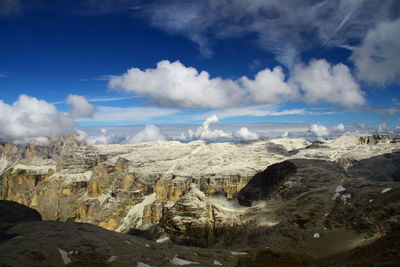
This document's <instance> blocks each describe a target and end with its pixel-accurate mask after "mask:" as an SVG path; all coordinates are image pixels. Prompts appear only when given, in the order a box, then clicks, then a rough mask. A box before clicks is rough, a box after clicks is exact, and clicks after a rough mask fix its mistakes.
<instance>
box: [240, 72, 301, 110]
mask: <svg viewBox="0 0 400 267" xmlns="http://www.w3.org/2000/svg"><path fill="white" fill-rule="evenodd" d="M240 82H241V83H242V85H243V88H244V89H245V90H246V92H248V94H249V95H250V98H251V99H250V102H252V103H262V104H266V103H279V102H282V101H283V100H291V99H295V98H298V97H299V92H298V90H297V88H296V87H293V86H290V85H289V84H287V83H286V82H285V74H284V73H283V70H282V68H281V67H275V68H274V69H273V70H272V71H271V70H269V69H265V70H262V71H260V72H258V73H257V75H256V77H255V79H254V80H250V79H249V78H247V77H242V78H241V80H240Z"/></svg>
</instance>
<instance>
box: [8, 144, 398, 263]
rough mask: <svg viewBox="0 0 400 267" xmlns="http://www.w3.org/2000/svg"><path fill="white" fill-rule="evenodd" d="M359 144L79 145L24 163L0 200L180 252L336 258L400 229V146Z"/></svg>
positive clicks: (10, 174) (13, 173) (16, 167)
mask: <svg viewBox="0 0 400 267" xmlns="http://www.w3.org/2000/svg"><path fill="white" fill-rule="evenodd" d="M363 138H364V137H363ZM360 140H361V138H360V137H359V136H343V137H340V138H338V139H335V140H319V141H318V142H315V143H313V144H310V143H308V142H307V141H305V140H303V139H274V140H266V141H257V142H247V143H219V144H216V143H211V144H209V143H206V142H203V141H195V142H191V143H188V144H183V143H179V142H166V141H161V142H152V143H138V144H133V145H105V146H77V147H75V148H74V150H73V151H71V152H68V153H65V154H63V155H62V156H61V157H58V158H57V160H51V164H48V165H41V169H39V168H38V167H37V166H35V165H29V163H25V162H24V164H22V163H20V162H16V164H14V165H13V166H14V167H13V168H8V169H7V170H6V171H5V172H4V173H3V175H2V177H3V193H2V197H3V198H5V199H8V200H13V201H17V202H19V203H23V204H25V205H28V206H31V207H34V208H36V209H37V210H38V211H39V212H40V213H41V214H42V216H43V218H44V219H52V220H61V221H76V222H89V223H93V224H96V225H99V226H101V227H103V228H106V229H110V230H117V231H120V232H130V233H135V234H140V235H142V236H146V237H147V238H154V239H160V240H171V241H172V242H174V243H176V244H180V245H191V246H201V247H208V248H210V247H213V248H226V247H231V248H232V249H235V248H244V247H245V248H247V249H251V250H253V249H256V250H257V249H258V248H259V247H260V246H264V247H265V246H269V247H271V248H274V251H275V252H277V253H285V251H288V250H290V251H291V253H298V254H304V255H308V256H310V257H317V258H318V257H319V258H320V257H328V256H329V255H333V254H336V253H341V252H342V251H348V250H351V249H353V248H354V247H356V246H361V245H366V244H368V243H369V242H374V241H375V240H379V238H381V237H385V236H388V235H390V234H391V233H393V232H394V231H396V229H397V228H398V226H399V225H398V221H399V217H398V214H399V212H400V210H399V206H398V200H397V199H398V196H397V194H398V192H399V186H398V184H397V183H396V179H397V178H396V177H397V173H398V167H397V166H399V165H400V164H398V153H399V152H398V151H400V143H395V142H387V141H386V139H383V140H384V141H379V140H378V142H377V143H371V142H370V143H368V144H365V142H364V143H362V142H361V141H360ZM374 157H378V158H376V159H375V158H374ZM2 158H4V157H3V156H2ZM54 162H55V164H54ZM18 164H19V165H18ZM268 166H269V167H268ZM365 166H372V167H373V168H374V166H375V167H376V166H379V167H380V168H375V169H376V170H379V169H382V168H383V169H385V170H386V171H385V172H384V173H385V175H384V177H387V178H385V179H383V180H379V179H377V178H376V177H377V175H379V173H377V174H374V175H369V176H366V175H365V172H362V170H364V169H365ZM385 166H386V167H385ZM267 167H268V168H267ZM377 172H378V171H377ZM385 190H388V191H385ZM383 191H385V192H384V193H382V192H383ZM239 203H240V204H242V205H239ZM382 207H385V208H383V209H382ZM337 236H341V239H340V240H337ZM321 247H323V248H324V249H321Z"/></svg>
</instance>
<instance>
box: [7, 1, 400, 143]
mask: <svg viewBox="0 0 400 267" xmlns="http://www.w3.org/2000/svg"><path fill="white" fill-rule="evenodd" d="M283 2H284V3H283ZM0 36H1V44H0V47H1V49H0V59H1V60H0V92H1V94H0V100H2V101H3V104H4V107H3V108H4V109H6V108H8V109H9V111H8V112H11V111H10V110H11V108H10V107H12V105H13V103H15V102H18V99H19V97H20V95H23V94H25V95H28V96H30V97H34V98H36V99H38V100H43V101H45V102H47V103H49V104H50V105H54V106H55V108H56V110H57V112H60V114H64V115H65V116H69V115H71V114H69V115H68V112H70V110H71V108H72V109H73V108H74V106H73V105H79V103H78V104H77V103H75V102H74V101H72V102H70V104H68V103H67V101H66V99H67V98H68V96H69V95H77V96H83V97H84V98H85V99H86V100H88V101H89V103H90V105H93V109H91V111H92V112H86V113H85V112H84V113H85V114H83V115H84V116H83V115H82V116H79V114H78V115H77V116H73V118H72V119H73V123H75V124H76V125H79V126H81V127H84V126H116V125H120V126H126V125H145V124H193V123H200V122H201V121H203V120H204V119H206V118H207V117H209V116H211V115H212V114H216V115H217V116H218V117H219V122H220V123H241V124H249V123H267V122H274V123H307V124H313V123H318V124H323V125H326V126H334V125H337V124H339V123H343V124H344V125H346V126H347V125H348V126H353V125H355V124H357V123H364V124H367V125H370V126H371V127H372V126H373V127H377V126H378V125H379V124H383V123H386V124H387V126H388V127H389V128H395V127H397V126H398V125H400V120H399V113H398V112H399V111H400V105H399V103H398V102H400V93H399V88H400V87H399V86H400V4H399V2H398V1H396V0H393V1H391V0H387V1H379V0H376V1H374V0H360V1H345V0H342V1H340V0H333V1H327V0H320V1H276V0H270V1H250V0H246V1H227V0H220V1H176V0H172V1H136V0H116V1H110V0H102V1H101V0H96V1H93V0H91V1H89V0H83V1H64V0H59V1H49V0H37V1H29V0H1V1H0ZM128 70H132V71H131V72H128ZM203 71H204V72H207V73H203V74H201V72H203ZM243 77H245V78H243ZM257 77H258V79H257ZM28 102H29V101H28ZM71 103H73V104H71ZM80 103H81V102H80ZM83 105H85V103H84V104H83ZM77 108H78V109H79V107H77ZM82 108H83V109H84V108H85V106H84V107H81V109H82ZM0 111H1V109H0ZM30 112H34V111H30ZM11 113H13V112H11ZM14 113H15V112H14ZM5 114H6V112H5V111H3V115H2V114H0V119H1V117H2V116H3V120H2V122H3V125H4V124H7V123H12V121H11V120H10V119H9V120H6V119H5V118H4V116H5ZM70 117H71V116H70ZM15 119H16V120H20V121H21V117H16V118H15ZM63 127H64V126H63ZM0 134H1V133H0ZM11 135H13V134H12V133H7V134H6V133H3V136H11Z"/></svg>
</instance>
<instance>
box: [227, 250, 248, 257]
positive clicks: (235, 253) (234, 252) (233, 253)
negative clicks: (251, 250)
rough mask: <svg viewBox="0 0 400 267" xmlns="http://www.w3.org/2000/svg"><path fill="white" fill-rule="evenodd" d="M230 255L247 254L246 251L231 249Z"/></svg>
mask: <svg viewBox="0 0 400 267" xmlns="http://www.w3.org/2000/svg"><path fill="white" fill-rule="evenodd" d="M231 253H232V255H235V256H238V255H247V254H248V253H247V252H241V251H231Z"/></svg>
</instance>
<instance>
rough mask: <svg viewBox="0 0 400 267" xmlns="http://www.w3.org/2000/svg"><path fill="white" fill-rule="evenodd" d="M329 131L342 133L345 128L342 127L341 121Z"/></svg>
mask: <svg viewBox="0 0 400 267" xmlns="http://www.w3.org/2000/svg"><path fill="white" fill-rule="evenodd" d="M331 131H332V132H334V133H343V132H345V131H346V128H345V127H344V125H343V123H339V124H338V125H336V126H333V127H332V128H331Z"/></svg>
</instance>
